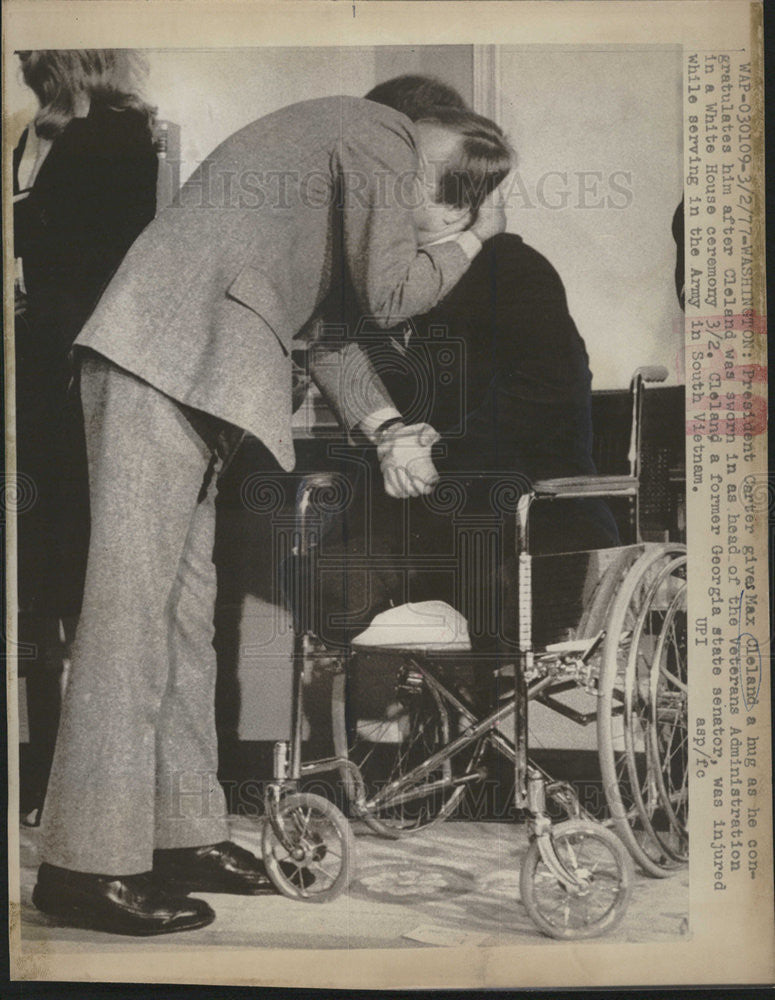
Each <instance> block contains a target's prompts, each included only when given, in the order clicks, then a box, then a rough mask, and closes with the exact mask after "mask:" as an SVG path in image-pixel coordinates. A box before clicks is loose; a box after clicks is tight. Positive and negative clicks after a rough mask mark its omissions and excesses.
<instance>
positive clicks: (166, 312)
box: [77, 97, 469, 469]
mask: <svg viewBox="0 0 775 1000" xmlns="http://www.w3.org/2000/svg"><path fill="white" fill-rule="evenodd" d="M417 169H418V155H417V149H416V145H415V139H414V134H413V130H412V125H411V123H410V121H409V120H408V119H407V118H405V117H404V116H403V115H401V114H399V113H397V112H395V111H393V110H391V109H389V108H386V107H383V106H382V105H378V104H374V103H372V102H371V101H365V100H362V99H359V98H351V97H328V98H320V99H317V100H313V101H304V102H302V103H300V104H295V105H291V106H290V107H287V108H283V109H282V110H280V111H277V112H275V113H274V114H271V115H268V116H267V117H265V118H261V119H259V120H258V121H256V122H253V123H252V124H250V125H248V126H246V127H245V128H243V129H241V130H240V131H239V132H236V133H235V134H234V135H232V136H231V137H230V138H228V139H226V141H225V142H223V143H222V144H221V145H220V146H218V148H217V149H215V151H214V152H213V153H212V154H211V155H210V156H209V157H208V159H207V160H205V161H204V162H203V163H202V164H201V165H200V167H199V168H198V169H197V170H196V171H195V172H194V174H193V175H192V176H191V178H190V179H189V180H188V181H187V182H186V184H185V185H184V186H183V188H182V189H181V192H180V195H179V196H178V198H177V200H176V202H175V203H173V205H171V206H170V207H169V208H168V209H166V210H165V211H164V212H162V213H161V214H160V215H159V216H158V217H157V218H156V219H155V220H154V221H153V222H152V223H151V224H150V225H149V226H148V228H147V229H146V230H145V231H144V232H143V233H142V234H141V235H140V237H139V238H138V239H137V241H136V242H135V243H134V245H133V246H132V248H131V249H130V251H129V253H128V254H127V256H126V257H125V258H124V261H123V263H122V265H121V266H120V268H119V269H118V271H117V272H116V274H115V276H114V278H113V280H112V281H111V283H110V285H109V286H108V288H107V289H106V291H105V293H104V295H103V297H102V299H101V300H100V303H99V304H98V306H97V309H96V310H95V312H94V313H93V315H92V316H91V318H90V319H89V321H88V322H87V323H86V325H85V327H84V328H83V330H82V332H81V334H80V336H79V337H78V340H77V343H78V344H80V345H82V346H85V347H90V348H92V349H93V350H95V351H98V352H99V353H100V354H102V355H104V356H106V357H108V358H109V359H110V360H111V361H113V362H114V363H115V364H117V365H119V366H121V367H122V368H125V369H127V370H128V371H130V372H132V373H134V374H135V375H137V376H139V377H140V378H142V379H144V380H145V381H147V382H149V383H150V384H151V385H153V386H155V387H156V388H157V389H159V390H160V391H162V392H164V393H166V394H167V395H169V396H171V397H172V398H174V399H176V400H178V401H180V402H182V403H184V404H187V405H188V406H192V407H195V408H197V409H200V410H203V411H204V412H206V413H210V414H213V415H215V416H217V417H220V418H222V419H224V420H227V421H229V422H231V423H233V424H236V425H237V426H239V427H241V428H244V429H245V430H247V431H249V432H251V433H253V434H255V435H256V436H257V437H259V438H260V439H261V440H262V441H263V442H264V443H265V444H266V445H267V447H268V448H269V449H270V450H271V451H272V452H273V453H274V455H275V456H276V458H277V459H278V461H279V462H280V464H281V465H282V466H283V467H284V468H286V469H290V468H292V467H293V464H294V454H293V442H292V439H291V427H290V418H291V389H290V387H291V374H290V371H291V367H290V357H289V355H290V350H291V348H292V342H293V339H294V337H295V336H296V335H297V334H298V333H299V332H300V330H301V329H302V327H304V326H305V324H307V323H308V321H310V319H311V318H312V317H313V316H314V314H315V313H316V311H317V310H318V308H319V307H320V306H321V304H322V303H323V302H324V300H325V299H326V298H327V296H329V293H330V292H331V291H332V290H333V289H335V288H336V287H338V286H339V285H340V284H342V283H343V282H344V281H345V279H346V278H347V277H348V276H349V280H350V281H351V283H352V285H353V288H354V289H355V293H356V295H357V297H358V300H359V302H360V303H361V304H362V306H363V309H364V311H365V312H366V313H368V314H370V315H374V316H377V317H379V323H380V324H381V325H383V326H384V327H389V326H393V325H395V323H396V322H398V321H399V320H401V319H402V318H404V317H408V316H412V315H415V314H418V313H424V312H427V310H428V309H429V308H430V307H431V306H432V305H433V304H434V303H435V302H436V301H437V300H438V299H440V298H441V297H442V296H443V295H444V294H446V292H447V291H448V290H449V289H450V288H451V287H452V286H453V285H454V284H455V283H456V282H457V281H458V279H459V278H460V277H461V276H462V274H463V273H464V272H465V270H466V269H467V267H468V264H469V261H468V258H467V257H466V255H465V253H464V252H463V250H462V249H461V248H460V247H459V246H458V245H457V244H455V243H445V244H440V245H438V246H436V247H430V248H428V249H426V250H422V251H421V250H419V249H418V246H417V238H416V233H415V229H414V223H413V220H412V216H411V212H410V208H411V205H412V201H413V198H414V197H416V175H417ZM366 382H368V383H369V387H368V388H367V389H366V390H364V391H366V392H367V393H372V394H373V397H372V398H373V406H372V405H371V402H370V401H369V400H367V405H366V406H365V407H361V410H363V409H369V408H370V406H371V408H373V409H377V408H379V406H381V405H385V402H386V395H385V394H383V393H382V390H381V389H380V386H379V381H378V380H375V379H366ZM341 409H342V411H343V415H344V416H345V417H347V416H348V410H347V407H346V406H344V407H342V408H341ZM361 415H362V414H361ZM353 419H354V418H353Z"/></svg>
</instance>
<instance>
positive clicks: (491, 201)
mask: <svg viewBox="0 0 775 1000" xmlns="http://www.w3.org/2000/svg"><path fill="white" fill-rule="evenodd" d="M505 228H506V209H505V207H504V205H503V195H502V194H501V189H500V186H499V187H497V188H495V190H494V191H491V192H490V193H489V194H488V195H487V197H486V198H485V199H484V201H483V202H482V204H481V205H480V206H479V211H478V212H477V215H476V222H474V224H473V225H472V226H471V229H470V232H472V233H473V234H474V236H476V237H477V239H479V240H481V242H482V243H484V241H485V240H489V239H490V237H492V236H497V235H498V233H502V232H503V231H504V230H505Z"/></svg>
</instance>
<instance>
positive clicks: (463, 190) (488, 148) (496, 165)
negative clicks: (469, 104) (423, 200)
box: [418, 107, 515, 212]
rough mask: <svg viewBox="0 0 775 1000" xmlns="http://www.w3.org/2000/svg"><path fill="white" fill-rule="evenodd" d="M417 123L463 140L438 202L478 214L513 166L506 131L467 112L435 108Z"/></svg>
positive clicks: (441, 180) (441, 181)
mask: <svg viewBox="0 0 775 1000" xmlns="http://www.w3.org/2000/svg"><path fill="white" fill-rule="evenodd" d="M418 122H421V123H422V122H427V123H429V124H433V125H439V126H441V127H442V128H446V129H449V130H450V131H451V132H456V133H457V134H458V135H459V136H460V143H459V145H458V148H457V151H456V153H455V155H454V157H453V158H452V159H451V160H449V161H447V163H446V165H445V167H444V170H443V171H442V173H441V176H440V177H439V181H438V188H437V190H436V200H437V201H439V202H442V203H443V204H445V205H453V206H454V207H455V208H469V209H471V211H473V212H476V211H477V210H478V209H479V206H480V205H481V204H482V202H483V201H484V199H485V198H486V197H487V195H488V194H490V192H491V191H494V190H495V188H496V187H497V186H498V185H499V184H500V183H501V181H502V180H503V179H504V177H506V175H507V174H508V172H509V171H510V170H511V168H512V167H513V166H514V158H515V154H514V150H513V149H512V147H511V145H510V144H509V142H508V140H507V139H506V137H505V135H504V134H503V131H502V130H501V129H500V128H499V127H498V126H497V125H496V124H495V122H493V121H490V119H489V118H484V117H483V116H482V115H477V114H476V113H475V112H473V111H469V110H468V109H467V108H439V107H437V108H432V109H429V110H428V111H426V112H425V113H424V114H423V115H422V116H421V117H420V118H419V119H418Z"/></svg>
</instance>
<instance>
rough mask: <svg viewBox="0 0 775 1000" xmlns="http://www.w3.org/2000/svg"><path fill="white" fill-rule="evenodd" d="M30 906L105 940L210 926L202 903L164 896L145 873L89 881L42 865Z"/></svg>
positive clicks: (210, 913)
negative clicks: (106, 937)
mask: <svg viewBox="0 0 775 1000" xmlns="http://www.w3.org/2000/svg"><path fill="white" fill-rule="evenodd" d="M32 901H33V903H34V904H35V906H36V907H37V908H38V909H39V910H40V911H41V912H42V913H46V914H48V916H50V917H56V918H57V919H58V920H61V921H62V922H64V923H66V924H68V925H69V926H71V927H88V928H90V929H92V930H98V931H105V932H106V933H108V934H133V935H142V936H145V935H150V934H171V933H172V932H173V931H189V930H194V929H195V928H197V927H206V926H207V924H211V923H212V922H213V920H215V913H214V912H213V911H212V909H211V908H210V907H209V906H208V905H207V903H206V902H205V901H204V900H203V899H189V898H188V897H187V896H184V895H180V894H179V895H173V894H172V893H170V892H165V891H164V890H163V889H161V888H159V886H158V885H157V884H156V883H155V882H154V880H153V878H152V877H151V875H150V873H144V874H142V875H124V876H117V875H91V874H87V873H85V872H75V871H70V869H68V868H57V867H56V866H54V865H49V864H42V865H41V866H40V868H39V869H38V882H37V885H36V886H35V888H34V889H33V890H32Z"/></svg>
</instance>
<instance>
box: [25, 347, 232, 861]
mask: <svg viewBox="0 0 775 1000" xmlns="http://www.w3.org/2000/svg"><path fill="white" fill-rule="evenodd" d="M81 399H82V405H83V411H84V422H85V430H86V443H87V451H88V459H89V492H90V499H91V522H92V528H91V540H90V545H89V561H88V569H87V574H86V586H85V593H84V601H83V610H82V614H81V620H80V623H79V626H78V631H77V634H76V639H75V646H74V649H73V656H72V667H71V671H70V679H69V683H68V687H67V691H66V695H65V699H64V704H63V707H62V716H61V721H60V726H59V735H58V739H57V747H56V752H55V755H54V763H53V766H52V771H51V778H50V782H49V787H48V794H47V797H46V804H45V808H44V810H43V822H42V826H43V829H42V848H41V860H42V861H47V862H49V863H50V864H54V865H59V866H61V867H64V868H70V869H74V870H76V871H83V872H93V873H100V874H114V875H128V874H132V873H136V872H143V871H147V870H149V869H150V868H151V865H152V855H153V850H154V848H171V847H193V846H197V845H203V844H211V843H216V842H217V841H220V840H224V839H225V838H226V837H227V836H228V830H227V824H226V816H225V812H226V809H225V801H224V796H223V792H222V790H221V788H220V785H219V784H218V781H217V779H216V770H217V742H216V732H215V709H214V698H215V673H216V662H215V650H214V648H213V645H212V639H213V611H214V607H215V596H216V580H215V567H214V565H213V562H212V556H213V544H214V528H215V506H214V501H215V496H214V494H215V489H216V482H215V481H216V478H217V475H218V473H219V472H220V471H221V467H222V463H223V456H222V455H219V454H217V451H218V449H217V447H216V443H215V438H216V436H217V431H218V424H219V422H218V421H217V420H215V418H212V419H211V418H208V417H206V416H204V415H202V414H194V413H192V412H190V411H187V410H186V409H185V408H183V407H181V406H179V405H178V404H176V403H175V402H174V401H173V400H171V399H169V398H168V397H166V396H164V395H162V394H161V393H159V392H157V391H156V390H155V389H153V388H152V387H151V386H149V385H148V384H147V383H145V382H142V381H141V380H140V379H137V378H135V377H134V376H132V375H130V374H128V373H127V372H124V371H122V370H121V369H119V368H116V367H115V366H113V365H112V364H110V362H108V361H106V360H105V359H104V358H101V357H99V356H98V355H95V354H90V355H87V356H86V357H85V358H84V360H83V364H82V370H81ZM197 420H198V421H199V425H198V428H197V429H195V428H194V423H197ZM192 421H193V422H192ZM209 431H213V433H212V434H210V433H208V432H209ZM208 438H209V439H210V440H207V439H208Z"/></svg>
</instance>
